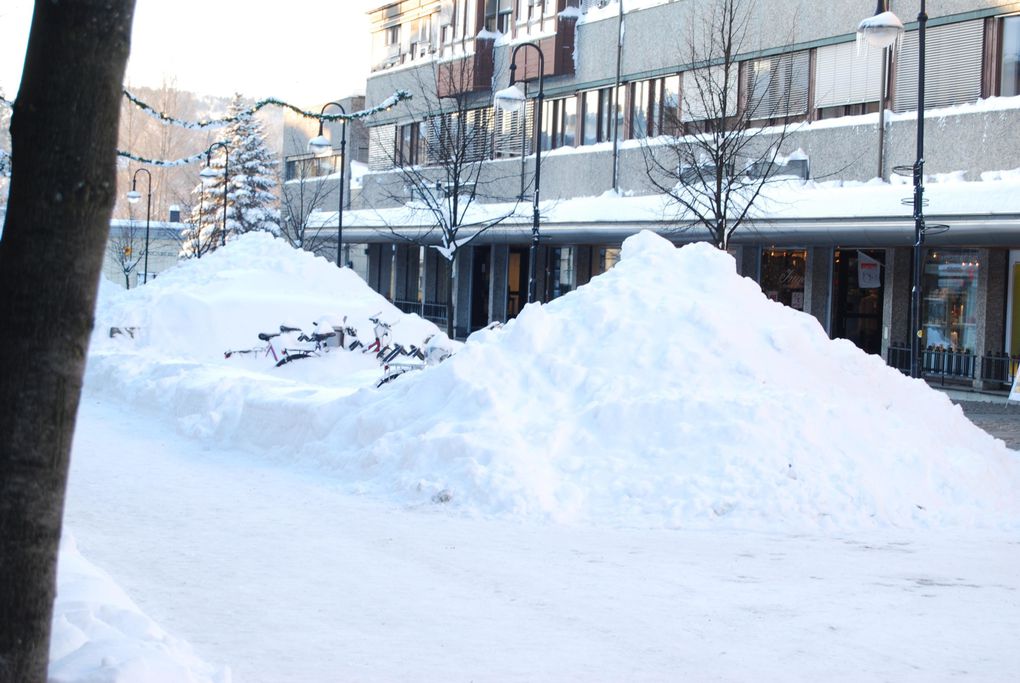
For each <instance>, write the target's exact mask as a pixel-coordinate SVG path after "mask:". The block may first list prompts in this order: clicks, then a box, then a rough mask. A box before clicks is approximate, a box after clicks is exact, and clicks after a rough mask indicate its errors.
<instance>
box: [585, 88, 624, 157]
mask: <svg viewBox="0 0 1020 683" xmlns="http://www.w3.org/2000/svg"><path fill="white" fill-rule="evenodd" d="M613 90H614V89H613V88H602V89H601V90H589V91H587V92H585V93H583V94H582V95H581V108H582V113H581V123H582V130H581V137H580V140H581V144H583V145H594V144H596V143H598V142H607V141H609V140H612V139H613ZM622 104H623V103H622V102H621V103H619V106H617V108H616V111H617V112H618V116H617V117H616V118H617V119H619V121H620V124H621V125H622V123H623V107H622Z"/></svg>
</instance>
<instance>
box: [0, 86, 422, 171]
mask: <svg viewBox="0 0 1020 683" xmlns="http://www.w3.org/2000/svg"><path fill="white" fill-rule="evenodd" d="M124 97H126V98H127V99H128V101H130V102H131V103H132V104H134V105H135V106H137V107H138V108H139V109H141V110H142V111H144V112H145V113H147V114H148V115H149V116H152V117H153V118H155V119H157V120H159V121H161V122H162V123H163V124H165V125H174V126H180V127H181V128H188V129H191V130H201V129H204V128H222V127H225V126H229V125H231V124H234V123H237V121H238V120H240V119H242V118H248V117H251V116H252V114H254V113H255V112H257V111H258V110H259V109H262V108H263V107H267V106H269V105H274V106H277V107H284V108H286V109H290V110H291V111H293V112H295V113H297V114H298V115H300V116H303V117H305V118H308V119H317V120H319V121H326V122H329V121H340V120H346V121H356V120H360V119H364V118H368V117H369V116H372V115H373V114H378V113H379V112H381V111H387V110H389V109H391V108H392V107H393V106H395V105H397V104H399V103H400V102H403V101H404V100H409V99H411V93H409V92H407V91H406V90H397V91H396V92H394V93H393V94H392V95H390V96H389V97H387V98H386V99H385V100H383V101H382V102H380V103H379V104H378V105H376V106H375V107H372V108H371V109H364V110H362V111H357V112H354V113H352V114H316V113H314V112H310V111H305V110H304V109H301V108H300V107H296V106H294V105H293V104H290V103H288V102H284V101H283V100H278V99H276V98H275V97H267V98H266V99H263V100H259V101H258V102H256V103H255V104H254V105H252V106H251V107H248V108H247V109H244V110H242V111H239V112H236V113H234V114H231V115H230V116H226V117H224V118H222V119H214V120H207V121H184V120H181V119H176V118H174V117H172V116H169V115H167V114H164V113H163V112H161V111H158V110H156V109H155V108H153V107H152V106H150V105H148V104H146V103H145V102H143V101H142V100H140V99H138V98H137V97H135V96H134V95H132V94H131V93H130V92H128V91H127V90H124ZM0 105H2V106H5V107H8V108H13V107H14V102H13V101H12V100H8V99H7V98H6V97H4V96H3V95H0ZM210 149H211V148H210ZM209 151H210V150H209V149H207V150H204V151H202V152H199V153H197V154H192V155H191V156H188V157H183V158H181V159H172V160H166V159H147V158H145V157H142V156H139V155H137V154H132V153H131V152H126V151H124V150H120V149H118V150H117V155H118V156H121V157H124V158H125V159H131V160H132V161H137V162H138V163H140V164H148V165H150V166H162V167H168V166H186V165H187V164H193V163H195V162H196V161H201V160H202V159H203V158H204V157H205V156H206V155H208V154H209ZM10 166H11V155H10V154H7V153H6V152H4V151H3V150H0V173H7V174H9V173H10Z"/></svg>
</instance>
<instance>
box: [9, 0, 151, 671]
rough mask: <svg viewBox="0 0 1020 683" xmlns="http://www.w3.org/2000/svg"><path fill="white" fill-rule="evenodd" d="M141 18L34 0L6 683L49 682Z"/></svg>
mask: <svg viewBox="0 0 1020 683" xmlns="http://www.w3.org/2000/svg"><path fill="white" fill-rule="evenodd" d="M133 13H134V0H76V1H75V2H61V3H54V2H50V1H49V0H37V2H36V3H35V13H34V15H33V17H32V28H31V32H30V34H29V41H28V49H27V51H26V54H25V66H24V71H23V76H22V80H21V88H20V90H19V92H18V96H17V101H16V102H15V105H14V115H13V119H12V122H11V144H12V175H11V188H10V200H9V203H8V206H7V216H6V219H5V222H4V231H3V237H2V238H0V291H2V292H3V293H4V296H3V297H0V614H3V618H2V619H0V683H13V682H17V683H44V681H46V670H47V665H48V663H49V647H48V644H49V637H50V628H51V620H52V616H53V597H54V594H55V589H56V566H57V550H58V547H59V542H60V532H61V522H62V519H63V511H64V492H65V488H66V484H67V471H68V464H69V458H70V450H71V437H72V435H73V434H74V425H75V417H76V415H77V412H78V402H79V398H80V396H81V385H82V374H83V372H84V370H85V355H86V350H87V348H88V343H89V336H90V333H91V331H92V325H93V314H94V311H95V304H96V292H97V289H98V285H99V274H100V271H101V269H102V264H103V249H104V248H105V244H106V238H107V233H108V231H109V227H110V215H111V213H112V209H113V203H114V193H115V191H116V158H117V157H116V150H117V124H118V118H119V113H120V102H121V83H122V82H123V79H124V67H125V65H126V63H127V58H128V52H129V50H130V41H131V20H132V16H133ZM69 65H73V68H70V66H69ZM69 112H73V115H70V114H69ZM55 140H56V141H59V143H57V144H55V143H54V141H55ZM44 281H45V283H46V284H45V286H40V283H41V282H44Z"/></svg>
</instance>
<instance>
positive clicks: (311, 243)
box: [280, 133, 338, 258]
mask: <svg viewBox="0 0 1020 683" xmlns="http://www.w3.org/2000/svg"><path fill="white" fill-rule="evenodd" d="M292 136H293V139H294V140H296V139H297V136H296V135H293V133H292ZM292 163H293V164H294V170H295V177H293V178H291V179H289V180H284V179H281V181H280V187H281V191H280V216H281V219H282V220H281V228H282V236H283V238H284V239H286V240H287V241H288V242H289V243H290V244H291V246H293V247H295V248H297V249H304V250H306V251H310V252H312V253H313V254H315V255H316V256H323V257H327V258H331V257H332V256H333V255H334V254H335V252H336V244H335V243H334V241H333V238H334V237H335V236H336V229H335V228H331V227H329V226H320V225H310V224H309V220H308V217H309V216H310V215H311V214H312V212H313V211H321V210H329V207H328V206H326V199H327V198H333V195H334V193H332V192H330V191H329V184H328V182H327V181H326V180H324V179H323V178H321V177H320V175H319V174H318V173H315V172H313V169H312V168H311V166H312V165H314V164H318V163H320V159H319V158H318V157H313V158H311V159H298V160H296V161H294V162H292ZM333 201H334V202H336V201H338V200H337V199H334V200H333Z"/></svg>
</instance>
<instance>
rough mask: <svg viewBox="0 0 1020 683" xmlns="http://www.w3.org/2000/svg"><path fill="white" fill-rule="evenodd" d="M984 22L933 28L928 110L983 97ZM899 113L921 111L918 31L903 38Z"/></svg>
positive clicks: (927, 43)
mask: <svg viewBox="0 0 1020 683" xmlns="http://www.w3.org/2000/svg"><path fill="white" fill-rule="evenodd" d="M984 37H985V31H984V22H983V21H982V20H981V19H976V20H973V21H963V22H960V23H957V24H946V25H944V26H936V27H934V28H929V29H928V30H927V32H926V36H925V81H924V107H925V109H933V108H936V107H948V106H952V105H954V104H962V103H965V102H976V101H977V100H978V98H980V97H981V65H982V61H983V45H984ZM896 62H897V65H896V104H895V110H896V111H898V112H901V111H912V110H916V109H917V31H910V32H908V33H907V34H906V35H905V36H904V37H903V47H902V48H901V49H900V50H899V52H898V53H897V55H896Z"/></svg>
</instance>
